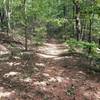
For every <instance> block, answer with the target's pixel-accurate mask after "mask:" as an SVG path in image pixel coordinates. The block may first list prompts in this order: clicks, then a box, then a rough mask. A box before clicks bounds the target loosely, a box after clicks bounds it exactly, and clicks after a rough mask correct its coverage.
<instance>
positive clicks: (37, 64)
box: [35, 63, 45, 67]
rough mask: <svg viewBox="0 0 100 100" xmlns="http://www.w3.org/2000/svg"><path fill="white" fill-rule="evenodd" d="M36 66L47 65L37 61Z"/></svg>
mask: <svg viewBox="0 0 100 100" xmlns="http://www.w3.org/2000/svg"><path fill="white" fill-rule="evenodd" d="M35 65H36V66H40V67H45V64H44V63H35Z"/></svg>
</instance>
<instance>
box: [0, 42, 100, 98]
mask: <svg viewBox="0 0 100 100" xmlns="http://www.w3.org/2000/svg"><path fill="white" fill-rule="evenodd" d="M64 48H66V47H65V46H63V45H62V44H55V43H52V44H45V45H44V46H42V47H39V48H38V50H37V60H36V61H35V66H33V65H32V62H31V64H30V61H29V59H28V60H27V61H23V60H16V59H13V60H9V61H2V62H0V100H100V74H99V73H94V74H93V73H92V72H91V71H89V70H87V69H84V68H80V67H79V66H78V65H77V63H76V62H77V60H78V59H79V58H77V57H74V56H67V57H60V56H59V54H61V53H63V52H65V51H66V50H64ZM67 49H68V48H67ZM63 50H64V51H63ZM41 54H42V55H41ZM78 63H79V61H78Z"/></svg>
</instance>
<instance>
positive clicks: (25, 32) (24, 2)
mask: <svg viewBox="0 0 100 100" xmlns="http://www.w3.org/2000/svg"><path fill="white" fill-rule="evenodd" d="M23 5H24V7H23V8H24V21H25V22H24V24H25V26H24V34H25V51H27V50H28V39H27V38H28V36H27V35H28V34H27V22H26V0H24V1H23Z"/></svg>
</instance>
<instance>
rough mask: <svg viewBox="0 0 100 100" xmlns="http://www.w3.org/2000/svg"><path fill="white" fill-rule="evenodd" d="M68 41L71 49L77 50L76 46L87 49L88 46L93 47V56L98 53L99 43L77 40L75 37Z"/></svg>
mask: <svg viewBox="0 0 100 100" xmlns="http://www.w3.org/2000/svg"><path fill="white" fill-rule="evenodd" d="M66 43H67V44H68V45H69V47H70V51H75V50H76V48H78V49H79V48H81V49H83V50H85V51H87V49H88V48H91V55H92V56H96V55H98V53H97V48H98V45H97V44H96V43H95V42H92V43H89V42H85V41H77V40H75V39H70V40H67V41H66ZM84 53H85V54H87V53H88V52H84Z"/></svg>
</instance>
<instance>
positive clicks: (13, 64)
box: [7, 62, 21, 66]
mask: <svg viewBox="0 0 100 100" xmlns="http://www.w3.org/2000/svg"><path fill="white" fill-rule="evenodd" d="M7 64H8V65H9V66H18V65H20V64H21V62H7Z"/></svg>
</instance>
